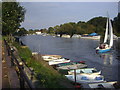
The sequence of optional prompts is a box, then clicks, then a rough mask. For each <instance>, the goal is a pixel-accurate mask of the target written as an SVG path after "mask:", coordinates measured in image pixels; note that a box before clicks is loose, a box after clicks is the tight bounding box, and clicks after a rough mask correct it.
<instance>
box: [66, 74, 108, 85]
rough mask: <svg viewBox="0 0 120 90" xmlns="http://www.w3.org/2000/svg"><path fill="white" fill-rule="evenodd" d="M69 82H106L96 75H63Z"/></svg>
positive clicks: (102, 77)
mask: <svg viewBox="0 0 120 90" xmlns="http://www.w3.org/2000/svg"><path fill="white" fill-rule="evenodd" d="M65 76H66V77H67V78H68V79H69V80H71V81H73V82H75V77H76V83H98V82H106V81H104V76H102V75H96V74H77V75H76V76H74V74H73V75H65Z"/></svg>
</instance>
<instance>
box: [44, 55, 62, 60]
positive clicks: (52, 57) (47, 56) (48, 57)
mask: <svg viewBox="0 0 120 90" xmlns="http://www.w3.org/2000/svg"><path fill="white" fill-rule="evenodd" d="M61 57H62V56H60V55H42V58H43V60H45V61H52V60H57V59H60V58H61Z"/></svg>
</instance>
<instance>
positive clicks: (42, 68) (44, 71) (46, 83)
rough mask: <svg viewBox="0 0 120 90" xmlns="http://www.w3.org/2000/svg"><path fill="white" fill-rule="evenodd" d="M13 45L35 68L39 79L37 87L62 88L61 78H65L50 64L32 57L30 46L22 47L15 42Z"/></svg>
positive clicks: (30, 65)
mask: <svg viewBox="0 0 120 90" xmlns="http://www.w3.org/2000/svg"><path fill="white" fill-rule="evenodd" d="M13 45H14V46H15V47H16V48H17V49H18V52H19V55H20V57H22V58H23V59H24V60H25V61H26V63H27V65H28V66H29V67H32V68H33V69H34V70H35V73H36V78H37V79H38V80H39V84H38V85H37V87H41V86H42V87H45V88H62V87H63V86H61V85H60V84H59V83H60V80H61V79H63V76H61V75H60V74H59V73H58V72H57V71H56V70H54V69H53V68H52V67H51V66H49V65H48V64H47V63H46V62H44V61H43V60H41V59H39V61H38V60H35V58H32V53H31V51H30V49H29V48H28V47H22V46H20V45H19V44H18V43H16V42H14V43H13Z"/></svg>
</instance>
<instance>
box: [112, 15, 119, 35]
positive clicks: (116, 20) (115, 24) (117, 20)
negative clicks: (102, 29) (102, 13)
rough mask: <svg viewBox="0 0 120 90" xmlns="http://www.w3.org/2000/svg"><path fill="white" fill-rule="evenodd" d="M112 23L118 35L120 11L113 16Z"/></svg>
mask: <svg viewBox="0 0 120 90" xmlns="http://www.w3.org/2000/svg"><path fill="white" fill-rule="evenodd" d="M113 25H114V32H115V34H116V35H118V36H120V13H118V15H117V17H115V18H114V21H113Z"/></svg>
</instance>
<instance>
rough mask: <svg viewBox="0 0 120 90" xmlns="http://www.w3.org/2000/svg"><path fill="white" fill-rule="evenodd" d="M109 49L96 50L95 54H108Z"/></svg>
mask: <svg viewBox="0 0 120 90" xmlns="http://www.w3.org/2000/svg"><path fill="white" fill-rule="evenodd" d="M110 50H111V49H110V48H109V49H97V50H96V51H97V53H105V52H109V51H110Z"/></svg>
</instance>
